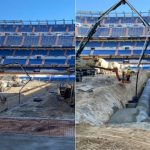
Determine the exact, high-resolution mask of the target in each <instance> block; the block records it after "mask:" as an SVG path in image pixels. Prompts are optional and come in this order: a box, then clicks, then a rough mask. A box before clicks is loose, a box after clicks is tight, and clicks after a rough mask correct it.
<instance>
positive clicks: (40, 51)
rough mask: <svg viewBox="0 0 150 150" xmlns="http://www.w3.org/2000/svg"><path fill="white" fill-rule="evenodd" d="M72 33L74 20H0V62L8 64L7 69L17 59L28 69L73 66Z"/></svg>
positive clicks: (73, 39) (10, 67) (32, 70)
mask: <svg viewBox="0 0 150 150" xmlns="http://www.w3.org/2000/svg"><path fill="white" fill-rule="evenodd" d="M74 35H75V25H74V22H73V20H69V21H65V20H59V21H56V20H55V21H41V22H40V21H34V22H33V21H15V20H13V21H0V63H1V65H4V64H10V65H9V66H8V67H9V69H7V71H9V70H10V72H11V71H13V72H14V70H17V69H18V70H19V67H18V66H17V63H19V64H21V65H23V66H25V67H26V69H27V70H28V71H30V72H34V71H35V70H36V69H37V68H38V69H39V68H40V70H42V69H43V70H46V69H47V70H49V69H54V68H55V69H56V70H60V69H61V68H64V69H68V68H70V67H74V66H75V59H70V58H71V57H72V56H75V38H74ZM68 60H69V61H68ZM13 63H15V65H14V64H13ZM14 68H15V69H14ZM64 69H61V70H64Z"/></svg>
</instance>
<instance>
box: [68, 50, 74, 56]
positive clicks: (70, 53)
mask: <svg viewBox="0 0 150 150" xmlns="http://www.w3.org/2000/svg"><path fill="white" fill-rule="evenodd" d="M66 55H67V56H69V55H75V50H66Z"/></svg>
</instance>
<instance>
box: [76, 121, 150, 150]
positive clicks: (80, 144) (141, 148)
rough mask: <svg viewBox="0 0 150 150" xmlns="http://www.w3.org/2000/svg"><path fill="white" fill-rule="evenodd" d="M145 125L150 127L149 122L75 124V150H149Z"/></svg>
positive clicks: (147, 130)
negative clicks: (93, 125) (94, 124)
mask: <svg viewBox="0 0 150 150" xmlns="http://www.w3.org/2000/svg"><path fill="white" fill-rule="evenodd" d="M147 126H149V127H150V125H149V123H148V124H146V123H145V124H142V123H141V125H139V124H138V125H137V124H134V125H129V126H128V125H122V126H120V127H119V126H101V127H91V126H87V125H82V126H77V130H76V131H77V138H76V144H77V150H149V149H150V143H149V139H150V128H147ZM135 127H136V128H135ZM146 128H147V129H146Z"/></svg>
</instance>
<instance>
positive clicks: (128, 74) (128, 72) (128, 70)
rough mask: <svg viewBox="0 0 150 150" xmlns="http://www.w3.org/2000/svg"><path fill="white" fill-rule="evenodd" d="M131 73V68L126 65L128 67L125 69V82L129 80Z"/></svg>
mask: <svg viewBox="0 0 150 150" xmlns="http://www.w3.org/2000/svg"><path fill="white" fill-rule="evenodd" d="M131 73H132V70H131V69H130V67H128V68H127V71H126V79H127V82H129V81H130V77H131Z"/></svg>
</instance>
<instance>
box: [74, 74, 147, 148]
mask: <svg viewBox="0 0 150 150" xmlns="http://www.w3.org/2000/svg"><path fill="white" fill-rule="evenodd" d="M147 77H148V75H147V73H146V72H140V78H139V84H138V85H139V86H138V92H140V91H141V89H142V88H143V86H144V84H145V82H146V80H147ZM135 81H136V75H133V76H132V78H131V83H130V84H122V83H120V82H119V81H117V79H116V77H115V76H114V74H109V75H97V76H95V77H84V79H83V82H82V83H77V85H76V86H77V92H76V93H77V94H76V132H77V133H76V135H77V137H76V143H77V149H78V150H131V149H132V150H149V149H150V144H149V138H150V124H149V123H148V122H143V123H128V124H127V123H126V124H121V123H120V124H108V122H109V120H110V118H111V116H112V115H113V114H114V113H115V112H116V111H117V110H119V109H122V108H125V105H126V104H127V103H128V101H129V100H131V99H132V97H133V96H134V95H135V85H136V84H135V83H136V82H135Z"/></svg>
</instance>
